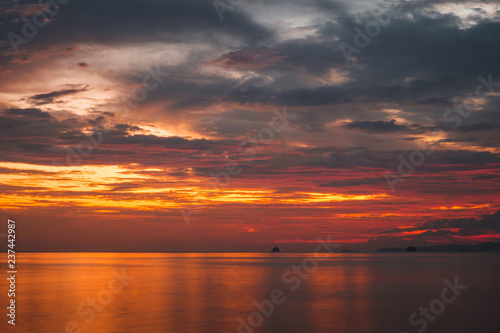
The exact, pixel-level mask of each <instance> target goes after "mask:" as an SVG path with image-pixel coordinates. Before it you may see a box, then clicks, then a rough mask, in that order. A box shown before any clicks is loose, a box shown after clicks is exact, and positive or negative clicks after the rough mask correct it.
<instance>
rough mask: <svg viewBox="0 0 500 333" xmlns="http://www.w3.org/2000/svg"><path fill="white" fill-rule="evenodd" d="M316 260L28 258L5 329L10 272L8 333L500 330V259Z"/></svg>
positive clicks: (0, 285)
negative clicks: (454, 287) (13, 315)
mask: <svg viewBox="0 0 500 333" xmlns="http://www.w3.org/2000/svg"><path fill="white" fill-rule="evenodd" d="M313 258H314V257H313V255H312V254H307V253H306V254H304V253H301V254H295V253H294V254H287V253H278V254H272V253H201V254H200V253H180V254H179V253H167V254H165V253H23V254H18V255H17V269H18V274H17V277H16V321H15V323H16V326H15V327H12V326H10V325H8V324H7V320H8V319H9V318H8V317H7V316H6V313H7V309H6V307H7V306H8V301H9V299H8V298H7V292H8V289H9V286H8V284H7V279H6V278H5V277H7V274H6V273H5V272H6V266H5V264H3V266H2V275H3V276H4V278H2V279H1V282H0V294H1V295H2V296H1V297H0V300H2V302H3V303H2V304H1V308H2V309H3V310H2V322H1V323H0V331H1V332H10V331H12V332H13V331H16V332H53V333H61V332H92V333H94V332H96V333H98V332H117V333H118V332H120V333H122V332H124V333H126V332H179V333H180V332H182V333H189V332H193V333H195V332H196V333H200V332H245V333H247V332H287V333H295V332H297V333H298V332H300V333H307V332H338V333H347V332H353V333H354V332H356V333H359V332H370V333H378V332H380V333H391V332H393V333H400V332H402V331H406V332H408V333H411V332H418V330H420V332H440V333H447V332H453V333H459V332H464V333H465V332H467V333H482V332H485V333H486V332H498V331H499V330H498V329H499V328H500V320H499V311H500V255H499V254H478V253H457V254H423V253H398V254H381V253H376V254H330V255H329V256H328V258H326V259H324V260H322V261H318V260H316V259H313ZM455 279H456V281H457V283H458V284H459V285H465V286H467V288H466V289H465V290H455V291H452V290H450V288H449V287H447V284H446V283H445V282H444V281H445V280H448V281H449V283H451V284H454V283H455V281H454V280H455ZM446 288H447V290H445V289H446ZM461 288H462V289H464V287H461ZM429 306H430V307H431V309H430V310H429V309H428V310H427V312H425V311H426V308H429ZM258 308H260V310H259V309H258ZM420 308H422V311H424V312H423V314H420V313H418V312H419V311H420V310H419V309H420ZM414 313H416V315H415V314H414ZM412 315H413V318H412V319H413V326H412V325H410V323H409V317H410V316H412Z"/></svg>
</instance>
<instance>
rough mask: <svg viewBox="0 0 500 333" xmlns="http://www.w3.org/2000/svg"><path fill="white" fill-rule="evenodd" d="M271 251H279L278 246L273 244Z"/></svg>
mask: <svg viewBox="0 0 500 333" xmlns="http://www.w3.org/2000/svg"><path fill="white" fill-rule="evenodd" d="M271 252H280V248H279V247H277V246H275V247H273V249H272V250H271Z"/></svg>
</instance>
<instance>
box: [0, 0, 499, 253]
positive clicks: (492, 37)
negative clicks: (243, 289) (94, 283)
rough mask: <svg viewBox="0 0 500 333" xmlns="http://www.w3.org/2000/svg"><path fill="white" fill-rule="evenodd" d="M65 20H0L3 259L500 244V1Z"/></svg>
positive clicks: (89, 6) (123, 2) (55, 14)
mask: <svg viewBox="0 0 500 333" xmlns="http://www.w3.org/2000/svg"><path fill="white" fill-rule="evenodd" d="M60 3H61V4H60V5H59V8H56V7H54V6H51V7H48V8H46V9H47V10H49V11H50V13H48V14H45V13H46V12H45V11H44V7H42V6H41V5H39V4H38V2H36V1H19V0H14V1H2V2H1V4H0V17H1V21H0V32H1V35H2V40H1V41H0V55H1V57H0V193H1V195H0V218H2V221H4V222H1V223H0V225H4V226H5V229H1V230H0V232H5V231H4V230H6V219H7V218H11V219H14V220H16V222H17V223H18V233H17V237H18V239H17V245H18V250H21V249H24V250H55V251H63V250H68V251H73V250H88V251H101V250H102V251H122V250H123V251H160V250H162V251H269V250H270V249H271V248H272V247H274V246H279V247H280V248H282V250H285V251H312V250H314V248H315V244H314V243H315V242H316V239H317V238H318V237H321V238H323V239H326V237H328V236H330V237H331V240H332V241H335V242H338V243H341V244H342V247H341V248H346V249H357V250H376V249H377V248H380V247H393V246H407V245H419V246H421V245H436V244H448V243H451V242H456V243H470V242H479V241H500V213H498V214H495V213H496V212H497V211H499V210H500V191H499V188H500V138H499V133H500V112H499V111H500V110H499V105H500V65H499V61H500V47H499V44H498V43H499V41H500V3H498V2H496V1H425V0H422V1H413V0H411V1H368V0H366V1H364V0H360V1H350V0H336V1H327V0H314V1H313V0H311V1H298V0H291V1H278V0H248V1H233V5H229V3H231V2H226V1H223V0H221V2H220V3H223V4H225V6H226V7H217V9H216V7H215V6H214V4H213V2H212V1H202V0H199V1H198V0H196V1H195V0H185V1H181V0H177V1H168V0H164V1H153V0H141V1H131V0H110V1H96V0H85V1H84V0H71V1H69V2H68V1H67V0H64V1H60ZM62 3H65V4H62ZM220 3H219V6H220ZM221 8H222V10H221ZM374 13H378V14H380V15H382V14H385V16H383V15H382V16H380V15H379V17H378V18H377V19H378V22H380V23H377V24H373V22H377V21H376V18H375V16H377V15H374ZM387 17H389V19H388V20H386V21H384V19H387ZM221 18H222V19H223V20H221ZM389 21H390V22H389ZM27 22H28V23H29V24H28V23H27ZM33 22H35V23H37V22H38V25H39V26H38V27H36V26H35V25H33ZM370 22H372V23H370ZM28 25H31V26H32V27H34V28H35V30H37V31H36V33H32V32H33V29H30V28H29V27H28ZM370 27H371V29H372V30H369V29H370ZM376 27H378V28H379V31H377V30H376ZM354 28H356V29H358V30H354ZM367 28H368V31H366V30H365V29H367ZM357 31H362V32H363V35H365V36H367V38H368V41H367V40H366V38H365V39H364V40H362V39H363V38H359V33H358V32H357ZM26 33H28V35H30V36H25V35H26ZM367 33H368V34H370V35H371V36H372V37H369V36H368V35H367ZM23 34H24V35H23ZM31 35H33V36H31ZM357 35H358V38H357V39H356V38H355V37H356V36H357ZM12 42H13V43H12ZM359 42H365V44H364V45H360V43H359ZM356 45H358V46H356ZM488 81H489V82H490V83H488ZM478 87H481V88H479V89H478ZM478 91H479V94H478ZM464 115H466V116H464ZM259 137H260V139H259ZM421 149H425V150H426V152H425V153H424V152H422V151H421ZM412 152H414V153H413V154H412ZM410 157H411V158H412V159H413V160H415V159H416V160H417V162H418V163H416V164H418V165H415V166H414V167H413V168H414V172H413V173H412V174H411V175H407V176H405V177H402V176H401V175H400V174H399V172H400V171H401V170H403V171H406V170H405V169H404V167H400V164H401V163H402V162H401V161H402V160H403V161H405V163H410V162H408V161H409V160H410ZM422 157H423V160H418V159H419V158H422ZM420 162H421V163H420ZM408 165H410V164H408ZM240 168H241V169H240ZM398 168H399V169H400V170H399V171H398ZM228 170H231V172H232V173H233V174H234V175H231V176H230V177H229V178H227V177H221V178H220V179H219V180H220V182H219V183H217V180H216V179H214V178H213V177H212V175H216V174H219V175H227V174H228V173H226V172H228ZM388 172H389V173H390V175H389V179H392V178H390V177H392V176H395V177H402V178H400V180H404V181H398V182H396V183H394V184H393V185H394V186H393V188H392V189H391V186H390V184H388V181H387V173H388ZM183 214H184V215H185V216H186V215H187V216H188V219H186V218H185V216H183ZM493 214H495V215H493ZM187 222H189V223H187Z"/></svg>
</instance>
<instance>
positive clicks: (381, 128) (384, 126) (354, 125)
mask: <svg viewBox="0 0 500 333" xmlns="http://www.w3.org/2000/svg"><path fill="white" fill-rule="evenodd" d="M343 127H345V128H349V129H359V130H362V131H365V132H375V133H377V132H382V133H392V132H406V131H408V129H409V128H408V126H406V125H399V124H396V121H395V120H394V119H392V120H390V121H383V120H378V121H353V122H350V123H347V124H345V125H343Z"/></svg>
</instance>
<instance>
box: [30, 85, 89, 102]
mask: <svg viewBox="0 0 500 333" xmlns="http://www.w3.org/2000/svg"><path fill="white" fill-rule="evenodd" d="M87 90H88V86H82V85H76V86H74V87H72V88H69V89H62V90H57V91H52V92H49V93H45V94H37V95H33V96H29V97H28V100H29V101H30V102H31V103H33V104H35V105H44V104H51V103H56V102H57V101H56V100H55V99H56V98H58V97H62V96H68V95H74V94H77V93H79V92H82V91H87Z"/></svg>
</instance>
